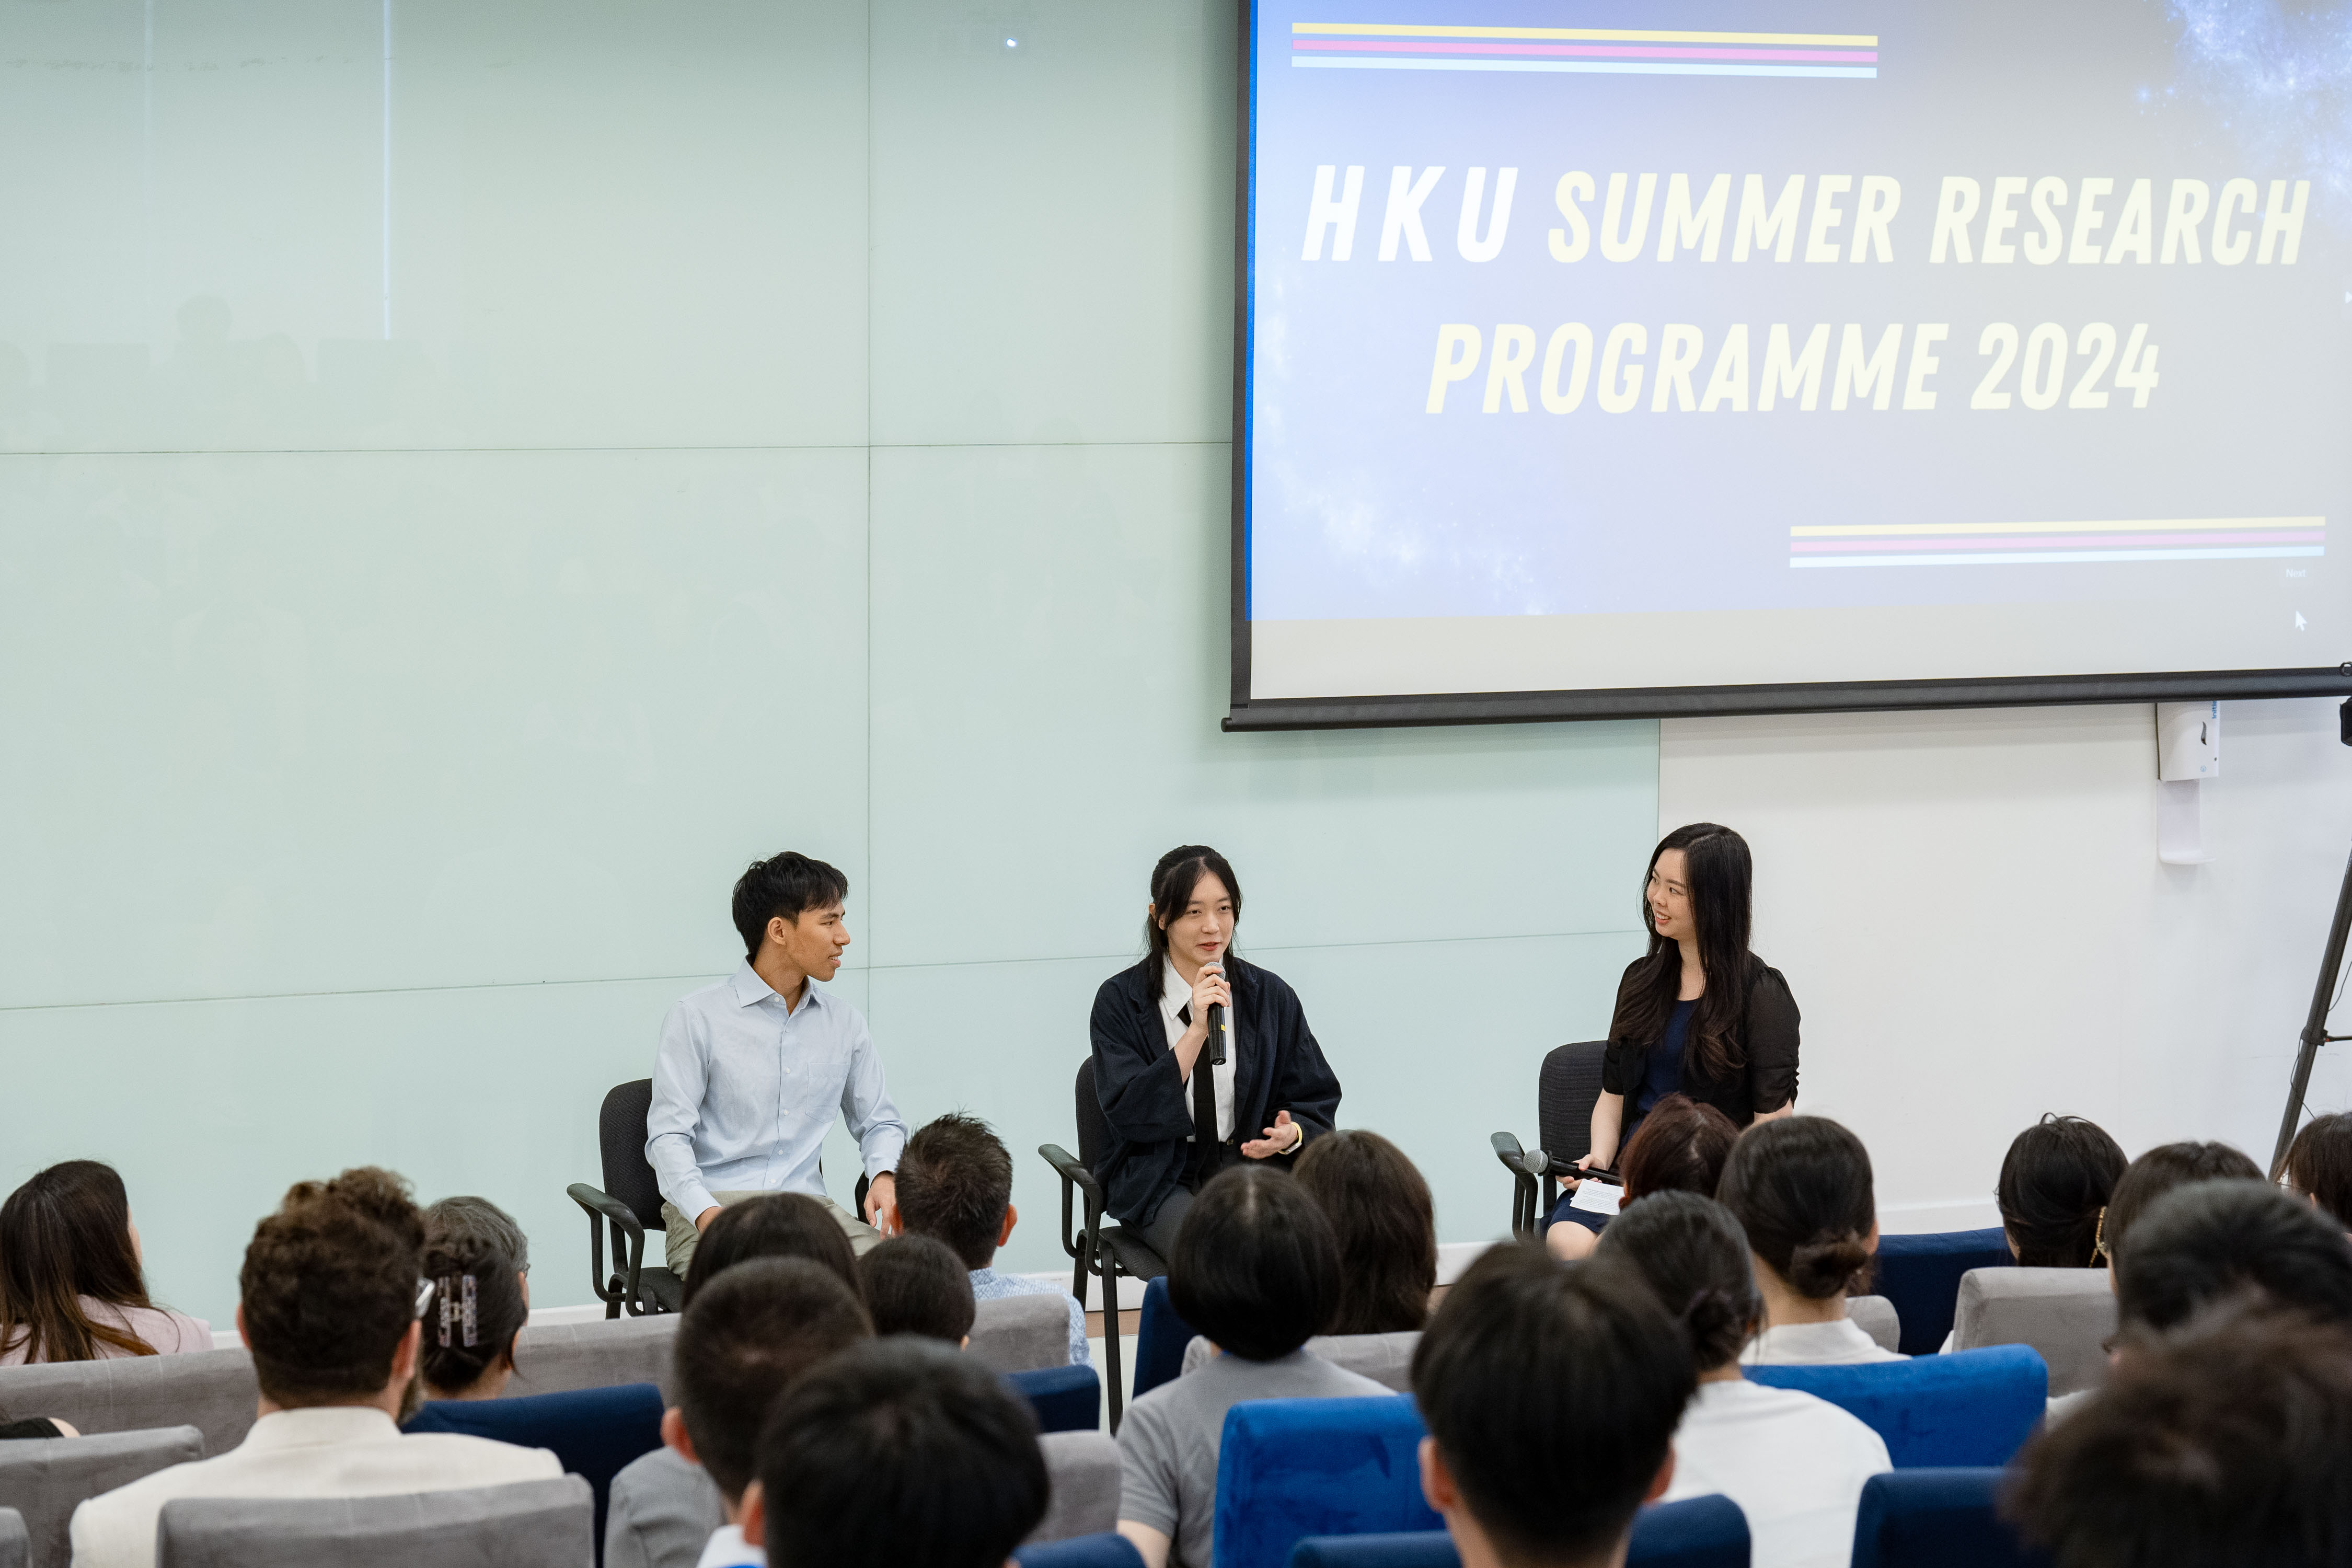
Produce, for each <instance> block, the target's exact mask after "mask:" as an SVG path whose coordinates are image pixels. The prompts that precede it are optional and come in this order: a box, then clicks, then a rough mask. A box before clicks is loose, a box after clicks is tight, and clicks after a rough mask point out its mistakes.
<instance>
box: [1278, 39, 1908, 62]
mask: <svg viewBox="0 0 2352 1568" xmlns="http://www.w3.org/2000/svg"><path fill="white" fill-rule="evenodd" d="M1290 47H1292V48H1293V49H1299V50H1307V49H1316V50H1324V51H1337V52H1339V53H1345V54H1392V55H1395V54H1402V55H1572V56H1575V57H1577V58H1589V59H1640V60H1829V61H1832V62H1837V63H1842V64H1849V65H1864V64H1869V63H1872V62H1874V61H1875V60H1876V59H1877V58H1878V51H1877V50H1876V49H1697V48H1688V47H1670V46H1665V45H1659V46H1655V47H1653V46H1651V45H1648V44H1490V43H1483V42H1481V43H1446V42H1442V41H1431V42H1423V41H1421V40H1418V39H1415V40H1413V41H1411V42H1391V41H1390V40H1386V39H1361V40H1359V39H1353V38H1294V39H1292V40H1291V43H1290Z"/></svg>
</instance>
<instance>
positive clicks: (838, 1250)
mask: <svg viewBox="0 0 2352 1568" xmlns="http://www.w3.org/2000/svg"><path fill="white" fill-rule="evenodd" d="M752 1258H807V1259H808V1260H809V1261H810V1262H812V1263H816V1264H821V1265H822V1266H824V1268H830V1269H832V1270H833V1271H834V1272H835V1274H837V1275H839V1276H841V1279H842V1283H844V1284H845V1285H847V1286H848V1287H849V1289H851V1290H852V1291H853V1292H855V1291H856V1289H857V1254H856V1252H854V1251H852V1250H851V1249H850V1246H849V1237H847V1236H846V1235H845V1234H843V1232H842V1228H841V1222H840V1221H839V1220H837V1219H835V1218H834V1217H833V1211H832V1210H831V1209H829V1208H827V1207H825V1206H824V1205H823V1204H821V1203H819V1202H817V1201H816V1200H815V1199H814V1198H813V1197H809V1196H807V1195H806V1194H802V1193H762V1194H760V1195H759V1196H758V1197H756V1198H745V1199H744V1200H743V1201H742V1202H741V1203H740V1204H730V1205H727V1206H726V1207H725V1208H723V1209H720V1210H719V1217H718V1218H717V1219H714V1220H712V1221H711V1222H710V1228H709V1229H708V1230H706V1231H704V1232H703V1233H702V1239H701V1241H700V1242H698V1244H696V1246H695V1248H694V1261H693V1262H692V1263H689V1264H688V1265H687V1268H686V1285H685V1288H684V1289H683V1291H682V1293H681V1294H682V1299H683V1300H686V1301H688V1302H691V1301H692V1300H694V1298H695V1297H696V1296H697V1295H698V1294H699V1293H700V1292H701V1290H702V1288H703V1287H704V1286H706V1285H708V1284H709V1283H710V1281H711V1279H712V1278H713V1277H714V1276H716V1275H717V1274H719V1272H720V1271H721V1270H722V1269H727V1268H733V1267H734V1266H735V1265H737V1264H738V1263H745V1262H749V1261H750V1260H751V1259H752Z"/></svg>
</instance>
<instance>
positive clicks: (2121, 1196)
mask: <svg viewBox="0 0 2352 1568" xmlns="http://www.w3.org/2000/svg"><path fill="white" fill-rule="evenodd" d="M2228 1179H2243V1180H2247V1181H2255V1182H2259V1181H2261V1180H2262V1179H2263V1173H2262V1169H2261V1167H2259V1166H2257V1165H2256V1164H2255V1163H2253V1162H2252V1160H2249V1159H2248V1158H2246V1156H2245V1155H2244V1154H2242V1153H2241V1152H2239V1151H2237V1150H2235V1149H2232V1148H2231V1147H2230V1145H2228V1144H2227V1143H2159V1144H2158V1145H2157V1146H2156V1147H2155V1148H2153V1149H2150V1150H2149V1151H2148V1152H2146V1153H2145V1154H2142V1155H2141V1156H2140V1157H2139V1158H2138V1159H2137V1160H2134V1161H2133V1162H2132V1163H2130V1164H2128V1165H2126V1166H2125V1167H2124V1173H2123V1174H2122V1175H2120V1176H2117V1177H2116V1190H2115V1191H2114V1192H2113V1193H2111V1194H2108V1196H2107V1208H2106V1212H2105V1214H2103V1215H2100V1216H2099V1251H2100V1252H2101V1253H2102V1254H2103V1255H2104V1256H2105V1258H2106V1260H2107V1264H2108V1266H2109V1267H2110V1268H2112V1267H2114V1266H2115V1265H2116V1264H2118V1263H2120V1262H2122V1261H2123V1256H2124V1248H2123V1242H2124V1233H2125V1232H2126V1231H2127V1230H2129V1229H2130V1228H2131V1227H2132V1226H2133V1225H2134V1224H2135V1223H2137V1220H2138V1219H2139V1216H2140V1215H2141V1214H2142V1212H2144V1211H2145V1210H2146V1209H2147V1207H2148V1205H2151V1204H2153V1203H2155V1202H2156V1200H2157V1199H2158V1198H2160V1197H2162V1196H2163V1195H2164V1194H2167V1193H2168V1192H2170V1191H2172V1189H2173V1188H2175V1187H2181V1186H2187V1185H2188V1184H2189V1183H2191V1182H2213V1181H2221V1180H2228Z"/></svg>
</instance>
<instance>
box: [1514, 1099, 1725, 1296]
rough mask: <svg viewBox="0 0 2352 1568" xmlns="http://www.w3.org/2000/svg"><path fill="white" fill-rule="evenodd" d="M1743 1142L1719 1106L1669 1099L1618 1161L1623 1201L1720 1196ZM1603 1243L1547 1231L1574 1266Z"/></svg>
mask: <svg viewBox="0 0 2352 1568" xmlns="http://www.w3.org/2000/svg"><path fill="white" fill-rule="evenodd" d="M1738 1140H1739V1129H1738V1128H1737V1127H1734V1126H1733V1125H1732V1124H1731V1118H1730V1117H1728V1116H1726V1115H1725V1114H1724V1113H1723V1112H1722V1111H1720V1110H1717V1109H1716V1108H1715V1107H1714V1106H1712V1105H1705V1104H1702V1103H1700V1102H1699V1101H1697V1100H1693V1099H1692V1098H1691V1097H1690V1096H1689V1095H1686V1094H1681V1093H1675V1094H1669V1095H1666V1096H1664V1098H1662V1099H1661V1100H1659V1101H1658V1103H1657V1104H1655V1105H1654V1106H1652V1107H1651V1108H1650V1113H1649V1114H1648V1115H1647V1116H1644V1117H1643V1118H1642V1124H1641V1126H1639V1127H1638V1128H1636V1129H1634V1131H1633V1141H1632V1142H1628V1143H1627V1144H1626V1145H1625V1151H1624V1152H1623V1153H1622V1155H1620V1156H1619V1158H1618V1164H1617V1170H1618V1173H1619V1174H1620V1175H1622V1177H1623V1178H1624V1179H1625V1186H1624V1191H1623V1193H1622V1200H1623V1202H1625V1203H1629V1204H1630V1203H1633V1201H1635V1200H1636V1199H1638V1198H1643V1197H1647V1196H1648V1195H1649V1194H1652V1193H1676V1192H1678V1193H1696V1194H1698V1195H1699V1196H1701V1197H1703V1198H1711V1197H1713V1196H1715V1189H1716V1186H1717V1184H1718V1183H1720V1182H1721V1181H1722V1180H1723V1163H1724V1162H1725V1161H1726V1160H1728V1159H1729V1158H1731V1146H1732V1144H1734V1143H1736V1142H1738ZM1596 1217H1598V1216H1596ZM1598 1239H1600V1232H1599V1231H1597V1230H1594V1229H1591V1228H1589V1227H1587V1226H1581V1225H1556V1226H1552V1227H1551V1228H1550V1229H1549V1230H1547V1231H1545V1232H1544V1245H1545V1246H1546V1247H1549V1248H1550V1249H1551V1255H1552V1256H1553V1257H1554V1258H1561V1259H1563V1260H1565V1261H1567V1262H1570V1263H1572V1262H1574V1261H1575V1260H1576V1259H1578V1258H1589V1257H1591V1254H1592V1244H1593V1243H1594V1242H1595V1241H1597V1240H1598Z"/></svg>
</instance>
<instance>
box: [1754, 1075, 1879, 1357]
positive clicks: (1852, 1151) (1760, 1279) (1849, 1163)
mask: <svg viewBox="0 0 2352 1568" xmlns="http://www.w3.org/2000/svg"><path fill="white" fill-rule="evenodd" d="M1716 1196H1717V1198H1718V1199H1719V1200H1721V1202H1722V1204H1723V1206H1724V1207H1725V1208H1727V1209H1729V1210H1730V1211H1731V1215H1732V1217H1733V1218H1734V1219H1737V1220H1738V1222H1739V1227H1740V1229H1742V1230H1743V1231H1745V1232H1747V1234H1748V1252H1749V1253H1750V1254H1751V1255H1752V1256H1753V1257H1754V1258H1755V1262H1756V1283H1757V1286H1758V1288H1759V1289H1760V1290H1761V1291H1762V1292H1763V1295H1764V1319H1765V1325H1766V1326H1765V1329H1764V1331H1763V1332H1762V1333H1760V1334H1759V1335H1757V1336H1756V1338H1755V1340H1754V1342H1752V1343H1750V1344H1749V1345H1748V1351H1747V1353H1746V1354H1744V1355H1743V1356H1742V1357H1741V1358H1740V1359H1741V1360H1743V1361H1745V1362H1747V1363H1748V1364H1750V1365H1761V1366H1771V1365H1793V1364H1807V1365H1815V1366H1823V1365H1832V1364H1842V1363H1850V1362H1864V1361H1901V1360H1902V1359H1903V1357H1901V1356H1899V1355H1896V1354H1895V1352H1893V1351H1888V1350H1882V1349H1880V1348H1879V1346H1878V1344H1877V1342H1875V1341H1874V1340H1873V1339H1872V1338H1871V1337H1870V1336H1869V1335H1868V1334H1866V1333H1864V1332H1863V1331H1862V1330H1860V1329H1859V1328H1857V1327H1855V1326H1854V1325H1853V1323H1850V1322H1848V1321H1846V1315H1845V1299H1846V1297H1847V1296H1848V1295H1849V1294H1852V1293H1853V1291H1854V1289H1855V1288H1856V1287H1857V1286H1859V1285H1861V1284H1862V1283H1863V1282H1864V1280H1865V1279H1867V1277H1868V1275H1869V1273H1870V1259H1871V1255H1872V1254H1874V1253H1875V1252H1876V1251H1877V1250H1878V1201H1877V1198H1876V1196H1875V1194H1874V1192H1873V1190H1872V1185H1871V1179H1870V1154H1869V1152H1867V1151H1866V1150H1864V1148H1863V1146H1862V1140H1861V1139H1859V1138H1857V1137H1855V1136H1854V1135H1853V1133H1851V1132H1849V1131H1846V1130H1845V1129H1844V1128H1843V1127H1841V1126H1839V1125H1838V1124H1837V1123H1836V1122H1834V1121H1831V1120H1830V1119H1829V1118H1827V1117H1825V1116H1791V1117H1789V1118H1787V1119H1786V1120H1784V1121H1772V1122H1768V1123H1766V1124H1765V1125H1763V1126H1761V1127H1752V1128H1750V1129H1748V1131H1746V1132H1743V1133H1741V1134H1740V1137H1739V1142H1737V1143H1735V1144H1733V1145H1732V1146H1731V1158H1730V1159H1729V1160H1727V1161H1726V1162H1725V1163H1724V1166H1723V1184H1722V1185H1721V1186H1720V1187H1718V1188H1717V1191H1716Z"/></svg>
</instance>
